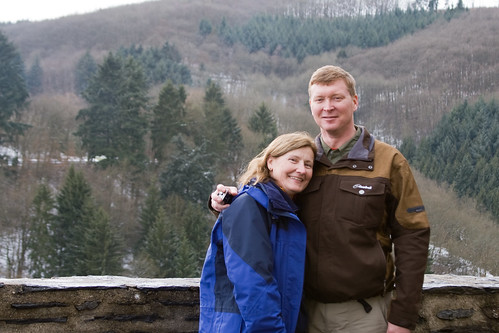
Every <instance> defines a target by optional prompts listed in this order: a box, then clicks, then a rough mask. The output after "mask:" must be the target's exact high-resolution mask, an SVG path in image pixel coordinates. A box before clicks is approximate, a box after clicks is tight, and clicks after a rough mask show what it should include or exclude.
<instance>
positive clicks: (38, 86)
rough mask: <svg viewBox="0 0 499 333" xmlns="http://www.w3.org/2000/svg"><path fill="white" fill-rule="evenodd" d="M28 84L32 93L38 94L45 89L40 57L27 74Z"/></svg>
mask: <svg viewBox="0 0 499 333" xmlns="http://www.w3.org/2000/svg"><path fill="white" fill-rule="evenodd" d="M26 85H27V87H28V91H29V93H30V94H31V95H37V94H40V93H41V92H42V91H43V69H42V66H40V58H38V57H36V59H35V62H34V63H33V65H32V66H31V68H30V69H29V71H28V73H27V75H26Z"/></svg>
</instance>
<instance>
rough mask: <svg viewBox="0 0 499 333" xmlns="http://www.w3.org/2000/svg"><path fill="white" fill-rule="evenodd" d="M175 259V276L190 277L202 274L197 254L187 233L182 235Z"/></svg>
mask: <svg viewBox="0 0 499 333" xmlns="http://www.w3.org/2000/svg"><path fill="white" fill-rule="evenodd" d="M175 261H176V262H175V277H182V278H188V277H199V276H201V270H200V269H199V267H198V258H197V254H196V252H195V251H194V249H193V248H192V247H191V243H190V241H189V240H188V238H187V236H186V235H185V233H182V234H181V236H180V241H179V248H178V251H177V257H176V258H175Z"/></svg>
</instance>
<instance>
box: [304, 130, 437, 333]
mask: <svg viewBox="0 0 499 333" xmlns="http://www.w3.org/2000/svg"><path fill="white" fill-rule="evenodd" d="M316 140H317V146H318V147H319V152H318V154H317V158H316V163H315V166H314V176H313V178H312V180H311V181H310V184H309V185H308V187H307V188H306V189H305V191H303V192H302V193H301V194H300V195H299V197H298V200H297V203H298V206H299V207H300V212H301V213H300V217H301V220H302V221H303V222H304V223H305V225H306V227H307V260H306V269H305V287H304V290H305V295H306V296H307V297H311V298H313V299H316V300H318V301H320V302H323V303H337V302H343V301H347V300H357V299H366V298H369V297H373V296H377V295H382V294H384V293H385V292H387V291H389V290H392V289H393V287H394V284H395V288H396V299H394V300H393V301H392V305H391V309H390V314H389V318H388V320H389V321H390V322H391V323H392V324H395V325H399V326H403V327H406V328H409V329H413V328H414V327H415V324H416V320H417V315H418V308H419V303H420V299H421V288H422V284H423V278H424V272H425V269H426V259H427V255H428V245H429V238H430V228H429V223H428V218H427V215H426V212H425V210H424V206H423V202H422V200H421V197H420V194H419V191H418V188H417V185H416V183H415V181H414V178H413V175H412V172H411V170H410V167H409V164H408V162H407V160H406V159H405V158H404V157H403V156H402V154H401V153H400V152H399V151H398V150H397V149H395V148H394V147H392V146H389V145H387V144H385V143H383V142H381V141H378V140H375V139H374V138H373V137H372V136H371V135H370V134H369V133H368V132H367V130H366V129H364V128H362V134H361V136H360V138H359V140H358V142H357V143H356V144H355V145H354V147H353V148H352V149H351V151H350V152H349V153H348V155H346V156H344V157H343V158H342V159H341V160H340V161H338V162H337V163H335V164H334V165H332V164H331V162H330V161H329V160H328V159H327V157H326V156H324V155H323V151H322V148H321V147H322V146H321V144H320V138H319V137H317V138H316ZM392 248H393V249H394V253H392ZM394 259H395V261H394ZM395 267H396V272H395Z"/></svg>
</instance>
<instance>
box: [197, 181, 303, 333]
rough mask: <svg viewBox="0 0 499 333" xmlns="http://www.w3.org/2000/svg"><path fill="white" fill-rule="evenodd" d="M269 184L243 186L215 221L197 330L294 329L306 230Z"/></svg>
mask: <svg viewBox="0 0 499 333" xmlns="http://www.w3.org/2000/svg"><path fill="white" fill-rule="evenodd" d="M296 210H297V207H296V205H295V204H294V203H293V202H292V200H291V199H290V198H289V197H288V196H287V195H286V194H285V193H284V192H282V191H281V190H280V189H279V188H278V187H277V186H276V185H275V184H274V183H273V182H268V183H261V184H257V185H256V186H246V187H245V188H244V189H243V190H242V191H241V193H240V194H239V195H238V196H237V197H236V198H235V199H234V201H233V202H232V204H231V205H230V207H229V208H227V209H226V210H224V211H223V212H222V213H221V214H220V216H219V218H218V219H217V221H216V223H215V226H214V227H213V231H212V234H211V244H210V247H209V248H208V251H207V254H206V259H205V263H204V267H203V272H202V274H201V282H200V320H199V332H210V333H212V332H223V333H231V332H269V333H270V332H272V333H277V332H295V329H296V324H297V320H298V314H299V310H300V303H301V297H302V289H303V276H304V265H305V248H306V230H305V226H304V225H303V224H302V222H301V221H300V220H299V219H298V217H297V216H296V215H295V212H296Z"/></svg>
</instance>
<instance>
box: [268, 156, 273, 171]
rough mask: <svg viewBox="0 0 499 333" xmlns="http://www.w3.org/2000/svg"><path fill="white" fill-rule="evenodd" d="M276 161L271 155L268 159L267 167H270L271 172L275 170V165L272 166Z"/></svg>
mask: <svg viewBox="0 0 499 333" xmlns="http://www.w3.org/2000/svg"><path fill="white" fill-rule="evenodd" d="M273 163H274V159H273V158H272V156H269V159H268V160H267V168H268V169H269V171H270V172H272V171H273V170H274V167H273V166H272V165H273Z"/></svg>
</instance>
